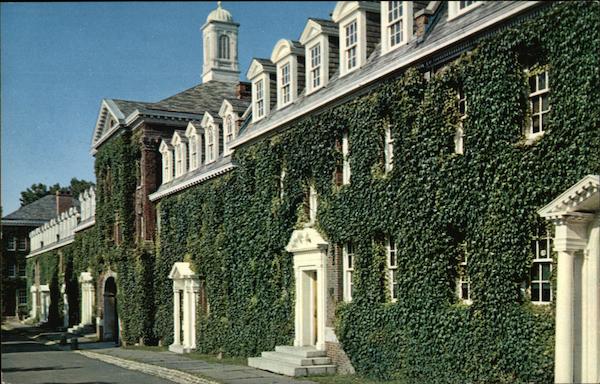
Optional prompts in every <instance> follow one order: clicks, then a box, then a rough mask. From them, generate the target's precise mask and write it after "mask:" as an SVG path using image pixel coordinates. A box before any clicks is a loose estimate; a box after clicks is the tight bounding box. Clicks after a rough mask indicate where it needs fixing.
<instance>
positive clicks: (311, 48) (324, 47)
mask: <svg viewBox="0 0 600 384" xmlns="http://www.w3.org/2000/svg"><path fill="white" fill-rule="evenodd" d="M300 43H301V44H302V45H304V48H305V57H306V61H305V79H306V94H310V93H312V92H314V91H316V90H318V89H320V88H322V87H324V86H325V85H327V83H328V82H329V79H330V78H331V76H332V75H333V74H334V73H335V71H336V70H337V69H338V68H337V67H338V63H339V59H338V57H339V38H338V26H337V25H336V24H335V23H334V22H333V21H331V20H322V19H308V22H307V23H306V26H305V27H304V31H303V32H302V35H301V36H300Z"/></svg>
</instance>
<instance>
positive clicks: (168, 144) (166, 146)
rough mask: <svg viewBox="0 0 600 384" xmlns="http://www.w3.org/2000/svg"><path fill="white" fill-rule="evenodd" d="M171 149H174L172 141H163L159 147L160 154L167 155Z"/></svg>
mask: <svg viewBox="0 0 600 384" xmlns="http://www.w3.org/2000/svg"><path fill="white" fill-rule="evenodd" d="M171 149H173V146H172V145H171V140H170V139H162V141H161V142H160V146H159V147H158V152H160V153H165V152H167V151H170V150H171Z"/></svg>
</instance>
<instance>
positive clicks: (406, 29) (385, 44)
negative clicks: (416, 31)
mask: <svg viewBox="0 0 600 384" xmlns="http://www.w3.org/2000/svg"><path fill="white" fill-rule="evenodd" d="M393 6H397V8H395V9H396V10H397V11H396V12H394V8H393ZM380 25H381V42H382V44H381V47H382V54H386V53H388V52H391V51H393V50H394V49H397V48H398V47H401V46H403V45H406V44H408V43H409V42H410V40H411V39H412V35H413V5H412V1H382V2H381V20H380ZM395 34H399V35H400V39H399V40H397V39H392V36H393V35H395Z"/></svg>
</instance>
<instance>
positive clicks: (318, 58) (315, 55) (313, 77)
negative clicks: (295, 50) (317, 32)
mask: <svg viewBox="0 0 600 384" xmlns="http://www.w3.org/2000/svg"><path fill="white" fill-rule="evenodd" d="M321 46H322V44H321V43H320V42H319V43H316V44H314V45H312V46H311V47H310V48H308V52H309V54H310V56H309V60H308V62H309V64H310V65H309V70H308V71H307V75H308V76H307V79H308V81H307V83H309V87H308V88H310V89H311V90H313V89H318V88H320V87H321V83H322V81H321V78H322V76H321V70H322V64H323V57H322V54H321V51H322V48H321Z"/></svg>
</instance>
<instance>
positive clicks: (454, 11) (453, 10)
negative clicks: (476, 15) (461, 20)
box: [448, 1, 483, 21]
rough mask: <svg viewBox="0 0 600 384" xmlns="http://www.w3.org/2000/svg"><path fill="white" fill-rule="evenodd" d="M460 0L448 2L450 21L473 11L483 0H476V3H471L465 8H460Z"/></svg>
mask: <svg viewBox="0 0 600 384" xmlns="http://www.w3.org/2000/svg"><path fill="white" fill-rule="evenodd" d="M458 3H459V2H458V1H449V2H448V21H451V20H454V19H456V18H458V17H460V16H462V15H464V14H465V13H469V12H471V11H472V10H473V9H475V8H477V7H478V6H480V5H481V4H482V3H483V1H476V2H475V3H473V4H471V5H470V6H468V7H465V8H463V9H460V8H459V7H458V5H459V4H458Z"/></svg>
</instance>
